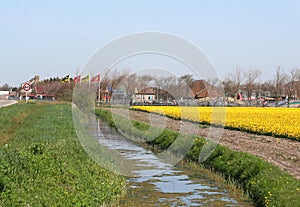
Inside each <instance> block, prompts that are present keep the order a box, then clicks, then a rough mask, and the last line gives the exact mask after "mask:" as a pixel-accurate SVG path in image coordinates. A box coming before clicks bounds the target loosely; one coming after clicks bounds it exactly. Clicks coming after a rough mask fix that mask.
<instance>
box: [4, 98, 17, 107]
mask: <svg viewBox="0 0 300 207" xmlns="http://www.w3.org/2000/svg"><path fill="white" fill-rule="evenodd" d="M15 103H17V101H15V100H0V108H1V107H5V106H9V105H12V104H15Z"/></svg>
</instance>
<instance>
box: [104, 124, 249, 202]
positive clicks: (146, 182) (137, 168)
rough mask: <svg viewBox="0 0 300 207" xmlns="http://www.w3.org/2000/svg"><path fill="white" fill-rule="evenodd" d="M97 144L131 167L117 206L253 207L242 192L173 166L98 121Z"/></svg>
mask: <svg viewBox="0 0 300 207" xmlns="http://www.w3.org/2000/svg"><path fill="white" fill-rule="evenodd" d="M99 135H100V136H99V143H100V144H101V146H103V147H105V148H106V149H108V150H112V151H113V153H114V154H115V153H118V156H119V159H122V162H124V163H130V164H126V165H128V166H130V167H128V168H129V169H130V170H131V173H132V174H131V176H130V177H128V179H127V182H128V183H127V186H128V189H127V193H126V196H125V197H124V198H122V199H121V201H120V203H119V204H118V205H119V206H125V207H127V206H128V207H134V206H136V207H140V206H149V207H150V206H174V207H177V206H253V205H252V204H250V202H249V201H247V199H246V198H245V197H244V196H243V194H242V192H241V191H239V190H237V189H234V190H233V189H232V188H230V187H229V186H228V185H226V184H225V183H224V182H223V181H220V180H218V181H217V180H214V179H212V178H211V176H208V175H207V173H204V171H203V170H197V168H196V169H195V168H193V169H191V168H187V167H183V166H172V165H170V164H168V163H165V162H162V161H161V160H159V159H158V158H157V157H156V156H155V154H154V153H153V152H152V151H151V150H148V149H145V148H143V147H142V146H141V145H139V144H137V143H134V142H132V141H130V140H128V139H126V138H124V137H123V136H122V135H120V134H119V133H118V132H116V131H115V130H114V129H111V128H110V127H108V126H107V125H106V124H105V123H102V122H101V121H99Z"/></svg>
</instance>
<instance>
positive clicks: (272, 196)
mask: <svg viewBox="0 0 300 207" xmlns="http://www.w3.org/2000/svg"><path fill="white" fill-rule="evenodd" d="M96 114H97V115H99V116H100V117H101V118H103V119H104V120H106V122H107V123H109V124H110V125H111V126H116V122H115V121H116V120H117V122H118V123H117V128H118V130H122V133H127V134H130V135H132V136H135V137H136V138H137V139H143V140H148V141H147V142H148V143H149V144H151V145H154V146H157V147H158V148H159V149H160V150H165V149H167V148H168V147H169V146H170V145H171V144H172V143H173V142H174V140H175V139H176V138H178V135H179V134H178V133H177V132H173V131H170V130H167V129H164V130H163V132H162V133H161V134H160V135H159V136H158V137H157V138H156V139H154V140H151V141H149V140H150V138H151V133H143V130H148V129H150V126H149V125H148V124H145V123H141V122H138V121H131V123H132V124H133V126H134V127H131V126H130V124H128V120H127V119H125V118H123V117H120V116H117V115H114V118H112V114H111V112H109V111H104V110H100V109H96ZM153 130H154V131H155V129H153ZM156 131H159V129H157V130H156ZM179 137H180V138H184V139H185V140H191V139H196V140H195V143H194V145H193V147H192V149H191V150H190V151H189V153H188V154H187V155H186V159H188V160H189V161H194V162H198V157H199V153H200V151H201V149H202V148H203V147H204V146H205V145H209V144H210V143H209V142H207V141H206V140H205V139H203V138H199V137H193V136H183V135H182V136H179ZM179 143H181V144H182V145H181V146H178V147H177V150H178V151H177V152H176V151H175V153H180V152H181V149H184V147H185V146H184V143H187V142H179ZM173 149H174V150H176V147H175V148H173ZM202 165H203V166H204V167H205V168H207V169H210V170H212V171H214V172H216V173H219V174H221V175H222V176H224V177H225V178H226V179H227V180H228V181H230V182H233V183H235V184H236V185H237V186H238V187H240V188H242V189H243V190H244V191H245V192H246V193H247V194H248V195H249V196H250V197H251V198H252V200H253V202H254V203H255V205H256V206H276V207H277V206H300V197H299V194H300V182H299V181H298V180H297V179H295V178H293V177H292V176H290V175H289V174H287V173H285V172H283V171H281V170H280V169H279V168H278V167H276V166H273V165H272V164H270V163H268V162H266V161H264V160H262V159H260V158H259V157H256V156H253V155H250V154H247V153H243V152H237V151H233V150H231V149H229V148H227V147H224V146H220V145H218V146H217V147H216V149H215V150H214V151H213V153H212V155H211V156H210V157H209V158H208V159H207V160H206V161H205V162H203V163H202Z"/></svg>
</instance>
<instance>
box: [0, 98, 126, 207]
mask: <svg viewBox="0 0 300 207" xmlns="http://www.w3.org/2000/svg"><path fill="white" fill-rule="evenodd" d="M72 121H73V120H72V108H71V105H70V104H45V103H44V104H40V103H36V104H16V105H13V106H9V107H5V108H1V109H0V129H1V130H0V143H1V144H0V206H102V205H103V204H105V203H110V202H114V201H115V200H116V199H117V197H118V196H120V195H121V194H122V193H123V191H124V185H125V180H124V178H123V177H121V176H116V175H114V174H111V173H110V172H108V171H106V170H104V169H103V168H101V167H100V166H99V165H97V164H96V163H95V162H94V161H93V160H92V159H91V158H89V157H88V155H87V154H86V152H85V151H84V150H83V148H82V147H81V145H80V142H79V141H78V139H77V138H76V132H75V129H74V127H73V122H72Z"/></svg>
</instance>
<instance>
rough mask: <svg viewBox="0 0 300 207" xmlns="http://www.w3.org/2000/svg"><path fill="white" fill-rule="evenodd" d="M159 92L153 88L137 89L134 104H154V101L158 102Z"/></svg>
mask: <svg viewBox="0 0 300 207" xmlns="http://www.w3.org/2000/svg"><path fill="white" fill-rule="evenodd" d="M156 94H157V90H155V89H154V88H152V87H148V88H143V89H141V90H139V91H138V90H137V88H135V92H134V95H133V102H138V103H153V101H156V99H157V98H156V97H157V95H156Z"/></svg>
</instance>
